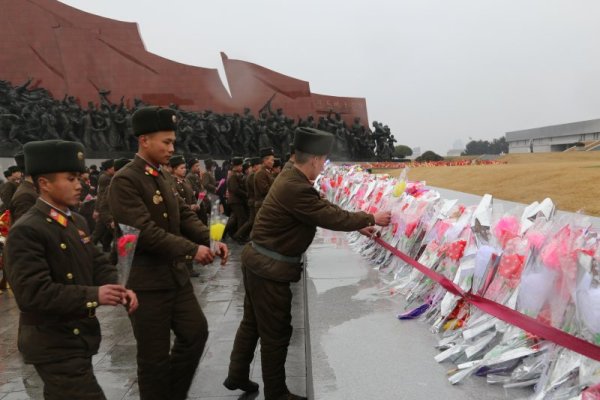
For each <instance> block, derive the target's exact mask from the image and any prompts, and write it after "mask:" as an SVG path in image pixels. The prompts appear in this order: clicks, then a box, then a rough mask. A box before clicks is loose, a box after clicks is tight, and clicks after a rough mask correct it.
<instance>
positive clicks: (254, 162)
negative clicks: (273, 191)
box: [250, 157, 262, 167]
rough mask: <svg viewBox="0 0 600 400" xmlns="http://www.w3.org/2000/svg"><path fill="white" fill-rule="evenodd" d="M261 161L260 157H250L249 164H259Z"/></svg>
mask: <svg viewBox="0 0 600 400" xmlns="http://www.w3.org/2000/svg"><path fill="white" fill-rule="evenodd" d="M261 163H262V159H261V158H260V157H252V158H251V159H250V165H251V166H252V167H254V166H255V165H259V164H261Z"/></svg>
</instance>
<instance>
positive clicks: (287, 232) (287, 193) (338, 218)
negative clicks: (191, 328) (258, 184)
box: [229, 168, 375, 400]
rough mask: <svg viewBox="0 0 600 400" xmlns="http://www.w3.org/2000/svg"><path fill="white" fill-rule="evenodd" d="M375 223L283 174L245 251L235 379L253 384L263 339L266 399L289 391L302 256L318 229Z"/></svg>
mask: <svg viewBox="0 0 600 400" xmlns="http://www.w3.org/2000/svg"><path fill="white" fill-rule="evenodd" d="M374 222H375V221H374V217H373V216H372V215H370V214H366V213H363V212H358V213H351V212H347V211H344V210H342V209H340V208H339V207H337V206H335V205H333V204H332V203H330V202H329V201H327V200H324V199H322V198H321V197H320V196H319V193H318V192H317V191H316V190H315V189H314V188H313V187H312V185H311V184H310V182H309V181H308V179H307V177H306V176H305V175H304V174H303V173H302V172H301V171H300V170H299V169H297V168H292V169H289V170H286V171H284V172H282V173H281V174H280V176H279V178H278V179H277V181H276V182H275V183H274V184H273V187H272V188H271V190H270V192H269V194H268V196H267V198H266V199H265V201H264V203H263V206H262V207H261V209H260V211H259V213H258V215H257V216H256V221H255V224H254V230H253V232H252V243H250V244H248V245H246V247H244V250H243V252H242V269H243V272H244V287H245V289H246V297H245V299H244V317H243V319H242V322H241V323H240V326H239V328H238V331H237V335H236V338H235V342H234V346H233V351H232V353H231V363H230V365H229V377H230V378H232V379H233V380H235V381H237V382H245V381H246V380H247V379H248V377H249V371H250V363H251V361H252V358H253V357H254V351H255V348H256V343H257V341H258V339H259V337H260V340H261V359H262V373H263V381H264V384H265V388H264V392H265V398H266V399H267V400H269V399H277V398H278V397H280V396H282V395H284V394H285V393H287V392H288V390H287V386H286V384H285V360H286V357H287V348H288V345H289V341H290V337H291V334H292V326H291V314H290V311H291V302H292V293H291V291H290V282H295V281H298V280H299V279H300V275H301V272H302V261H301V256H302V254H303V253H304V252H305V251H306V249H307V248H308V246H310V244H311V242H312V240H313V238H314V235H315V232H316V228H317V226H321V227H324V228H327V229H333V230H341V231H353V230H357V229H361V228H364V227H367V226H370V225H373V224H374ZM259 247H260V248H259ZM265 254H269V255H265Z"/></svg>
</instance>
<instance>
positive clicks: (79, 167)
mask: <svg viewBox="0 0 600 400" xmlns="http://www.w3.org/2000/svg"><path fill="white" fill-rule="evenodd" d="M23 153H25V170H26V171H27V173H28V174H29V175H32V176H35V175H40V174H51V173H54V172H85V149H84V147H83V145H82V144H81V143H78V142H68V141H65V140H44V141H40V142H29V143H27V144H25V146H23Z"/></svg>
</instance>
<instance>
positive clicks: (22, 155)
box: [15, 151, 25, 172]
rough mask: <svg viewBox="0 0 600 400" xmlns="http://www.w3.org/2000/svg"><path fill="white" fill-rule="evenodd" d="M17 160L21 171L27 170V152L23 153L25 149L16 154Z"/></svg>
mask: <svg viewBox="0 0 600 400" xmlns="http://www.w3.org/2000/svg"><path fill="white" fill-rule="evenodd" d="M15 162H16V163H17V168H19V171H23V172H25V153H23V151H19V152H18V153H17V154H15Z"/></svg>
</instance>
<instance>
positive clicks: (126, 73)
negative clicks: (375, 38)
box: [0, 0, 368, 124]
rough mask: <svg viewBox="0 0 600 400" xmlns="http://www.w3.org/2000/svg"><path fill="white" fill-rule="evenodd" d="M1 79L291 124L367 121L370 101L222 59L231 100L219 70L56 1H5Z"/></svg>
mask: <svg viewBox="0 0 600 400" xmlns="http://www.w3.org/2000/svg"><path fill="white" fill-rule="evenodd" d="M0 10H1V11H0V37H1V38H2V40H0V79H3V80H8V81H10V82H11V83H12V84H13V85H18V84H21V83H23V82H25V81H26V80H27V79H28V78H29V77H32V78H33V79H34V80H33V84H32V86H31V87H36V86H39V87H43V88H46V89H48V90H49V91H50V93H52V95H53V96H54V97H55V98H58V99H61V98H62V97H63V96H64V95H65V94H68V95H71V96H75V97H76V98H77V99H78V100H79V101H80V103H81V105H82V106H86V104H87V103H88V102H90V101H91V102H94V103H97V102H98V101H99V96H98V91H99V90H100V89H107V90H110V91H111V94H110V96H109V97H110V99H111V100H112V101H113V102H118V101H119V99H120V98H121V96H124V97H125V99H126V101H127V103H128V104H129V105H131V104H132V102H133V99H134V98H136V97H137V98H140V99H142V100H143V101H144V102H146V103H149V104H156V105H165V106H166V105H168V104H169V103H175V104H178V105H180V106H181V107H182V108H184V109H188V110H194V111H199V110H204V109H211V110H213V111H215V112H240V113H241V112H242V110H243V108H244V107H249V108H250V109H251V110H252V112H254V113H256V112H257V111H258V110H259V109H260V108H261V107H263V106H264V105H265V103H266V102H267V101H268V100H269V99H270V98H271V97H273V95H274V94H275V96H274V97H273V101H272V103H271V107H272V109H273V110H275V109H276V108H279V107H281V108H283V110H284V113H285V114H286V115H287V116H289V117H292V118H297V117H298V116H300V117H306V116H307V115H308V114H313V116H314V117H315V119H316V118H318V116H319V115H323V114H327V112H329V110H331V109H332V110H334V111H336V112H339V113H341V114H342V116H343V118H344V119H345V120H346V122H347V123H351V122H352V119H353V117H354V116H358V117H360V118H361V121H362V122H363V123H365V124H366V123H368V117H367V106H366V101H365V99H364V98H350V97H336V96H327V95H321V94H316V93H312V92H311V91H310V84H309V83H308V82H306V81H302V80H299V79H296V78H292V77H289V76H287V75H283V74H281V73H278V72H275V71H272V70H270V69H268V68H265V67H261V66H259V65H256V64H252V63H249V62H246V61H241V60H232V59H229V58H228V57H227V56H226V55H225V54H224V53H221V56H222V59H223V65H224V67H225V73H226V75H227V81H228V83H229V88H230V90H231V96H230V95H229V94H228V93H227V90H226V89H225V87H224V86H223V83H222V82H221V79H220V78H219V74H218V72H217V70H216V69H211V68H202V67H195V66H190V65H185V64H181V63H177V62H175V61H171V60H168V59H165V58H163V57H160V56H158V55H156V54H152V53H150V52H148V51H147V50H146V48H145V46H144V43H143V41H142V38H141V37H140V34H139V30H138V26H137V24H136V23H132V22H122V21H116V20H112V19H109V18H104V17H100V16H97V15H94V14H89V13H86V12H83V11H81V10H78V9H76V8H73V7H70V6H67V5H65V4H63V3H60V2H58V1H56V0H27V1H26V0H0Z"/></svg>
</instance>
